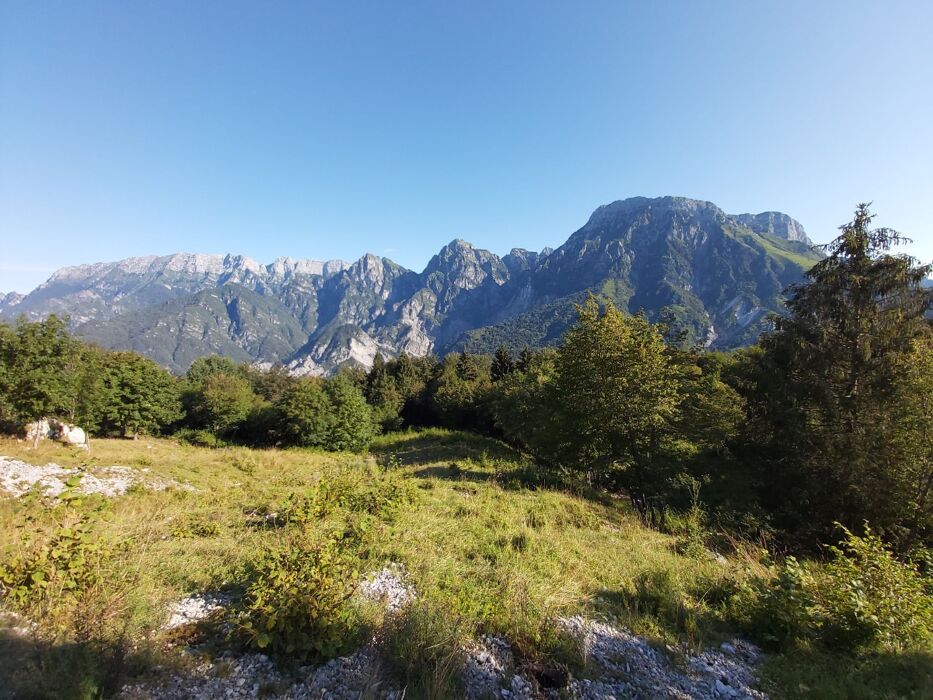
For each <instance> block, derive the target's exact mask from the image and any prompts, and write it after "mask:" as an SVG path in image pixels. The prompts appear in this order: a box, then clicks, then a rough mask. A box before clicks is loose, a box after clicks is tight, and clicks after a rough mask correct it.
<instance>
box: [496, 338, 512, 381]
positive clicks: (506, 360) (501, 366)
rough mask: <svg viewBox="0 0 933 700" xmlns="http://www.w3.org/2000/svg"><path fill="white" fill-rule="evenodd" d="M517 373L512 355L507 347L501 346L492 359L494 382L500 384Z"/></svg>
mask: <svg viewBox="0 0 933 700" xmlns="http://www.w3.org/2000/svg"><path fill="white" fill-rule="evenodd" d="M514 371H515V362H514V361H513V360H512V353H511V352H509V349H508V348H507V347H505V345H500V346H499V348H498V349H497V350H496V354H495V356H494V357H493V359H492V380H493V381H494V382H498V381H499V380H500V379H504V378H505V377H506V376H508V375H510V374H511V373H512V372H514Z"/></svg>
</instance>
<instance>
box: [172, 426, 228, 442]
mask: <svg viewBox="0 0 933 700" xmlns="http://www.w3.org/2000/svg"><path fill="white" fill-rule="evenodd" d="M175 439H176V440H178V442H180V443H181V444H182V445H191V446H193V447H226V445H227V443H226V442H224V441H223V440H221V439H220V438H219V437H217V436H216V435H214V433H212V432H211V431H210V430H195V429H192V428H183V429H182V430H179V431H178V432H177V433H175Z"/></svg>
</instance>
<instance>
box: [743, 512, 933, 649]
mask: <svg viewBox="0 0 933 700" xmlns="http://www.w3.org/2000/svg"><path fill="white" fill-rule="evenodd" d="M829 551H830V554H831V556H832V558H831V560H830V561H829V562H827V563H826V564H818V563H810V564H805V563H801V562H799V561H797V559H795V558H794V557H788V558H787V559H786V560H785V562H784V563H783V565H782V566H781V568H780V570H779V571H778V573H777V575H776V576H775V577H774V578H773V579H771V580H770V581H767V582H766V583H764V584H759V585H758V588H757V590H756V591H755V592H754V593H753V594H752V598H753V600H754V603H753V604H752V613H751V615H750V619H751V624H752V626H753V629H755V631H756V632H757V633H758V634H759V635H760V636H761V637H763V638H764V640H765V641H769V642H772V643H779V644H785V645H786V644H799V643H804V642H816V643H819V644H821V645H824V646H826V647H828V648H832V649H843V650H898V649H905V648H924V647H928V645H929V644H930V643H931V642H933V587H931V585H930V582H929V581H924V579H923V578H922V577H921V575H919V574H918V573H917V571H916V570H915V569H914V568H913V567H911V566H910V565H909V564H906V563H904V562H901V561H898V560H897V559H896V558H895V557H894V555H893V554H892V553H891V551H890V550H888V549H887V548H885V546H884V544H883V542H882V541H881V539H880V538H879V537H878V536H877V535H875V534H873V533H871V532H870V531H868V532H867V534H866V535H865V537H858V536H857V535H854V534H852V533H851V532H849V531H848V530H845V539H844V540H843V541H842V542H841V543H840V545H839V546H833V547H830V548H829Z"/></svg>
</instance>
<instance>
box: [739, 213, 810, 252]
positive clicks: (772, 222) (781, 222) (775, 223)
mask: <svg viewBox="0 0 933 700" xmlns="http://www.w3.org/2000/svg"><path fill="white" fill-rule="evenodd" d="M731 218H732V219H734V220H735V221H738V222H739V223H740V224H742V225H743V226H747V227H748V228H750V229H751V230H752V231H754V232H755V233H767V234H770V235H772V236H777V237H778V238H784V239H786V240H788V241H797V242H799V243H806V244H807V245H811V241H810V239H809V237H808V236H807V232H806V231H804V229H803V226H802V225H801V224H800V222H799V221H797V220H796V219H794V218H792V217H790V216H788V215H787V214H783V213H781V212H779V211H765V212H762V213H761V214H735V215H733V216H732V217H731Z"/></svg>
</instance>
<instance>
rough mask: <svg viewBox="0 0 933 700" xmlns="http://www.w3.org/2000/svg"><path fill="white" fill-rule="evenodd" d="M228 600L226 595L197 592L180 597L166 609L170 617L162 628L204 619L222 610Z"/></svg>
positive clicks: (175, 626) (190, 623)
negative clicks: (186, 596)
mask: <svg viewBox="0 0 933 700" xmlns="http://www.w3.org/2000/svg"><path fill="white" fill-rule="evenodd" d="M229 602H230V599H229V598H228V597H227V596H223V595H218V594H213V593H198V594H197V595H193V596H189V597H188V598H182V599H181V600H179V601H177V602H175V603H172V604H171V605H170V606H169V610H168V611H169V614H170V615H171V617H170V618H169V621H168V622H167V623H166V625H165V627H164V629H167V630H172V629H175V628H177V627H181V626H183V625H193V624H195V623H198V622H201V621H202V620H206V619H207V618H208V617H210V615H211V614H212V613H214V612H216V611H218V610H223V609H224V607H225V606H226V605H227V603H229Z"/></svg>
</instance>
